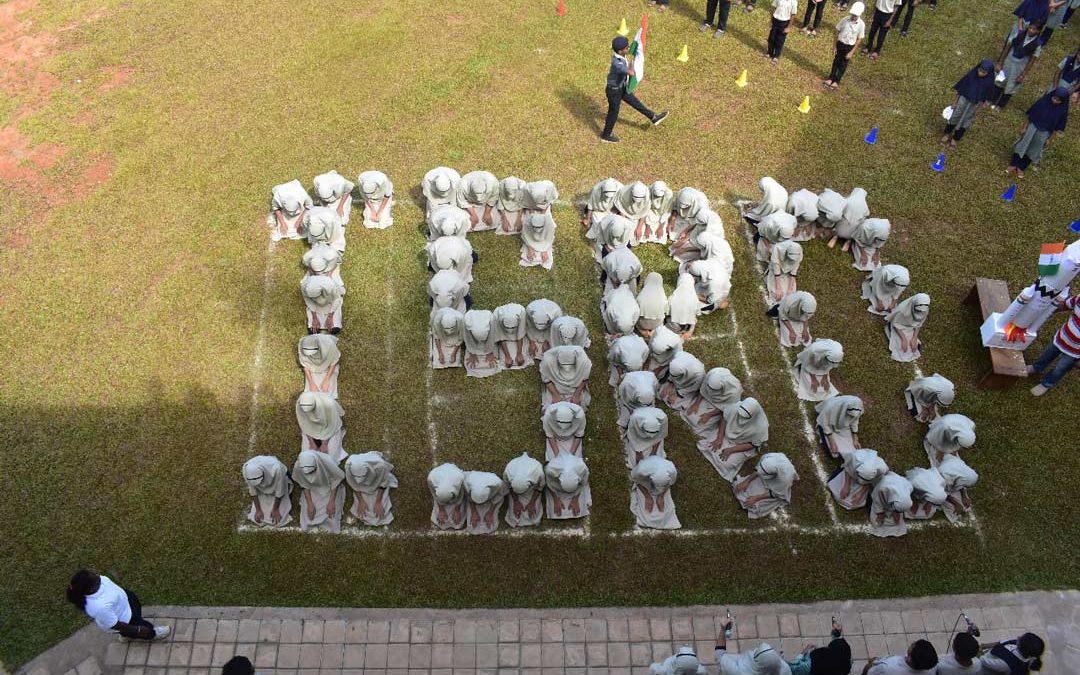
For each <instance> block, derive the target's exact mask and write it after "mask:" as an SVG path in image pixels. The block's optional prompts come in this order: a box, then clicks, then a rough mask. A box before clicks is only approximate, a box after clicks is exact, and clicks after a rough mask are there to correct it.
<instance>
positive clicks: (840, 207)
mask: <svg viewBox="0 0 1080 675" xmlns="http://www.w3.org/2000/svg"><path fill="white" fill-rule="evenodd" d="M817 206H818V211H819V212H820V213H821V215H822V216H824V217H825V220H826V221H828V222H830V223H838V222H840V219H841V218H843V217H844V207H845V206H847V199H845V198H844V195H842V194H840V193H839V192H836V191H835V190H831V189H829V188H825V190H824V191H822V193H821V194H820V195H818V203H817Z"/></svg>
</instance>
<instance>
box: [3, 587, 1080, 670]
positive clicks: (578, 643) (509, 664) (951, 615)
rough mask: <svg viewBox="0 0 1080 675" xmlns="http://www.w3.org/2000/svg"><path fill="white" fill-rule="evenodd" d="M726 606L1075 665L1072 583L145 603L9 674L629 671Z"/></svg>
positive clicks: (894, 648) (893, 645) (876, 645)
mask: <svg viewBox="0 0 1080 675" xmlns="http://www.w3.org/2000/svg"><path fill="white" fill-rule="evenodd" d="M729 610H730V611H731V613H732V615H734V617H735V620H736V635H735V639H734V640H733V641H729V648H731V649H748V648H752V647H753V646H755V645H756V644H757V643H758V642H760V641H763V640H764V641H768V642H769V643H770V644H772V645H773V646H776V647H779V648H781V649H782V650H783V651H784V653H785V655H786V656H787V657H788V658H793V657H794V656H795V655H797V654H798V653H799V652H800V650H801V649H802V648H803V646H804V644H806V643H807V642H811V643H816V644H822V643H824V642H825V641H827V639H828V638H827V635H828V633H829V626H830V617H831V616H833V615H836V616H838V617H839V618H840V619H841V620H842V622H843V626H844V635H845V637H846V638H847V640H848V642H850V643H851V648H852V652H853V655H854V658H855V659H856V663H855V668H854V669H853V671H852V672H853V673H855V674H856V675H857V674H858V673H860V672H861V670H862V667H863V664H864V663H865V662H866V659H867V658H868V657H874V656H883V655H887V654H896V653H902V652H904V651H905V650H906V649H907V645H908V644H909V643H910V642H911V641H913V640H915V639H918V638H927V639H929V640H930V641H931V642H933V643H934V645H935V646H936V647H937V648H938V650H939V651H943V650H944V649H945V647H946V644H947V642H948V639H949V635H950V633H951V631H952V628H953V624H954V622H955V621H956V619H957V616H958V614H959V613H960V611H961V610H963V611H965V612H966V613H967V614H968V616H969V617H971V618H972V620H974V621H975V622H976V623H977V624H978V625H979V627H980V628H981V629H982V638H981V640H980V641H983V642H986V641H990V640H997V639H1005V638H1010V637H1015V636H1016V635H1018V634H1019V633H1021V632H1024V631H1026V630H1031V631H1034V632H1036V633H1039V634H1040V635H1043V636H1045V637H1047V638H1048V643H1049V645H1050V654H1049V655H1048V657H1047V658H1046V659H1045V661H1046V665H1045V667H1044V669H1043V674H1044V675H1052V674H1054V673H1059V674H1066V673H1068V674H1076V673H1080V592H1077V591H1067V592H1037V593H1008V594H996V595H961V596H941V597H931V598H912V599H895V600H856V601H843V602H818V603H814V604H805V605H754V606H736V605H732V606H730V607H725V606H694V607H655V608H570V609H550V610H533V609H507V610H427V609H398V610H394V609H286V608H273V607H262V608H252V607H150V608H148V609H147V616H148V617H154V620H155V621H156V622H157V623H162V624H166V625H171V626H172V627H173V636H172V638H170V640H169V641H167V642H161V643H155V644H145V643H143V644H137V643H129V644H121V643H119V642H117V641H116V639H115V638H113V637H111V636H108V635H106V634H104V633H102V632H101V631H100V630H98V629H97V628H96V627H94V626H86V627H84V628H83V629H81V630H79V631H78V632H76V633H75V634H74V635H72V636H71V637H70V638H68V639H67V640H65V641H64V642H62V643H60V644H59V645H57V646H55V647H53V648H52V649H50V650H49V651H47V652H45V653H44V654H42V655H40V656H39V657H38V658H36V659H35V660H34V661H32V662H31V663H29V664H27V665H25V666H24V667H23V668H21V669H19V670H18V671H16V675H210V674H211V673H217V672H220V670H219V669H220V667H221V665H222V664H223V663H224V662H225V661H226V660H227V659H229V658H230V657H232V656H233V655H235V654H243V655H246V656H248V657H249V658H251V659H252V661H254V663H255V666H256V668H257V669H258V671H259V673H260V675H330V674H333V675H359V674H360V673H368V674H371V675H474V674H476V675H478V674H481V673H500V674H507V675H510V674H514V675H556V674H562V673H566V674H567V675H642V674H646V673H647V672H648V669H647V666H648V665H649V664H650V663H653V662H655V661H659V660H661V659H663V658H664V657H666V656H668V655H670V654H671V653H672V651H673V649H677V648H678V646H680V645H682V644H693V645H695V647H696V649H697V653H698V655H699V656H700V657H702V660H703V661H704V662H705V663H706V664H707V665H709V666H710V671H712V670H713V669H712V668H711V664H712V661H713V658H712V653H713V650H712V646H713V640H714V638H715V636H716V630H717V626H718V625H720V623H721V622H722V620H723V618H724V616H725V614H726V612H727V611H729Z"/></svg>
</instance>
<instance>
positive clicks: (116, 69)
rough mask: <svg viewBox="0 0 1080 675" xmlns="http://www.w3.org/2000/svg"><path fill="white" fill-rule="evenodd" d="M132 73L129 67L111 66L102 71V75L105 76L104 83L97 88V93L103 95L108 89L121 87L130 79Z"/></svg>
mask: <svg viewBox="0 0 1080 675" xmlns="http://www.w3.org/2000/svg"><path fill="white" fill-rule="evenodd" d="M132 72H133V71H132V69H131V67H130V66H113V67H109V68H104V69H102V74H103V75H105V78H106V79H105V82H103V83H102V84H101V86H99V87H98V91H99V92H101V93H104V92H107V91H109V90H110V89H116V88H117V87H122V86H123V85H125V84H127V81H128V80H130V79H131V74H132Z"/></svg>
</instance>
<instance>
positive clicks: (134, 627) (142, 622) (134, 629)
mask: <svg viewBox="0 0 1080 675" xmlns="http://www.w3.org/2000/svg"><path fill="white" fill-rule="evenodd" d="M124 593H127V599H128V604H129V605H130V606H131V620H130V621H128V622H127V623H128V625H129V626H130V628H125V629H123V630H121V631H119V632H120V635H122V636H124V637H126V638H130V639H132V640H153V639H154V624H152V623H150V622H149V621H147V620H146V619H144V618H143V615H142V602H140V601H139V596H137V595H135V594H134V593H132V592H131V591H129V590H127V589H126V588H125V589H124ZM148 629H149V630H148Z"/></svg>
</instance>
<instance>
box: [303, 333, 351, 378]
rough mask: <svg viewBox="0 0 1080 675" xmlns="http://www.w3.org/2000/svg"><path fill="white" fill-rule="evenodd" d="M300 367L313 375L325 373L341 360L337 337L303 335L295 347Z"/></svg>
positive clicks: (321, 334)
mask: <svg viewBox="0 0 1080 675" xmlns="http://www.w3.org/2000/svg"><path fill="white" fill-rule="evenodd" d="M296 352H297V356H298V358H299V359H300V366H301V367H302V368H306V369H307V370H310V371H311V372H313V373H325V372H326V371H328V370H330V368H332V367H333V366H335V365H337V362H338V361H339V360H340V359H341V352H340V351H338V339H337V336H334V335H327V334H326V333H318V334H316V335H305V336H304V337H302V338H300V342H299V343H298V344H297V345H296Z"/></svg>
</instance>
